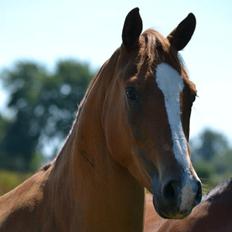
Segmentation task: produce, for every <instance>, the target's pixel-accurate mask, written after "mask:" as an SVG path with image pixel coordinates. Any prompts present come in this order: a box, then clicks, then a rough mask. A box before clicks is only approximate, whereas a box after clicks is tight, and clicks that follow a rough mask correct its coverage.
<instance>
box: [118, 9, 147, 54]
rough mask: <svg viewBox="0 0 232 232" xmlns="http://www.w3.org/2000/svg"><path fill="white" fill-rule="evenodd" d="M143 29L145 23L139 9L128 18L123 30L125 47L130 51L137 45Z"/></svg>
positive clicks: (133, 11)
mask: <svg viewBox="0 0 232 232" xmlns="http://www.w3.org/2000/svg"><path fill="white" fill-rule="evenodd" d="M142 29H143V22H142V19H141V17H140V14H139V8H134V9H133V10H131V11H130V12H129V13H128V15H127V16H126V19H125V22H124V26H123V30H122V41H123V45H124V46H125V47H126V48H127V49H128V50H130V49H133V48H134V47H135V46H136V45H137V43H138V40H139V36H140V34H141V32H142Z"/></svg>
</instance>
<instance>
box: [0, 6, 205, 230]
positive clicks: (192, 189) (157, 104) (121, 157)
mask: <svg viewBox="0 0 232 232" xmlns="http://www.w3.org/2000/svg"><path fill="white" fill-rule="evenodd" d="M195 25H196V20H195V17H194V15H193V14H189V15H188V17H187V18H186V19H184V20H183V21H182V22H181V23H180V24H179V25H178V26H177V27H176V29H175V30H174V31H173V32H171V33H170V35H169V36H168V37H167V38H166V37H163V36H162V35H161V34H160V33H158V32H156V31H154V30H147V31H145V32H144V33H143V34H141V32H142V19H141V17H140V15H139V10H138V8H135V9H133V10H132V11H131V12H129V14H128V15H127V17H126V19H125V23H124V27H123V31H122V45H121V46H120V48H119V49H117V50H116V51H115V52H114V54H113V55H112V56H111V58H110V59H109V60H108V61H106V62H105V64H104V65H103V66H102V68H101V69H100V71H99V73H98V74H97V75H96V77H95V78H94V79H93V81H92V82H91V84H90V86H89V88H88V90H87V92H86V95H85V97H84V99H83V101H82V103H81V106H80V108H79V111H78V114H77V117H76V120H75V122H74V124H73V127H72V129H71V132H70V134H69V136H68V138H67V140H66V142H65V144H64V146H63V148H62V150H61V151H60V153H59V155H58V156H57V158H56V159H55V160H54V161H53V162H52V163H51V164H50V165H48V166H46V167H44V168H42V169H41V170H40V171H38V172H37V173H36V174H35V175H34V176H32V177H31V178H30V179H28V180H27V181H25V182H24V183H23V184H21V185H20V186H18V187H17V188H16V189H14V190H13V191H11V192H9V193H7V194H6V195H4V196H3V197H1V199H0V231H1V232H2V231H17V232H21V231H23V232H25V231H26V232H27V231H28V232H29V231H30V232H34V231H45V232H47V231H56V232H57V231H58V232H59V231H62V232H63V231H64V232H67V231H68V232H72V231H79V232H84V231H85V232H97V231H99V232H100V231H101V232H104V231H107V232H108V231H111V232H114V231H115V232H116V231H117V232H119V231H120V232H124V231H125V232H130V231H131V232H132V231H133V232H141V231H142V230H143V212H144V188H147V189H148V190H149V191H150V192H152V193H153V194H154V199H153V201H154V206H155V208H156V210H157V212H158V213H159V214H160V215H161V216H163V217H166V218H183V217H185V216H186V215H188V214H189V213H190V212H191V210H192V208H193V207H194V206H195V205H197V204H198V203H199V201H200V200H201V184H200V181H199V178H198V177H197V175H196V173H195V171H194V169H193V167H192V164H191V161H190V157H189V155H190V150H189V146H188V138H189V119H190V113H191V106H192V104H193V101H194V98H195V95H196V89H195V86H194V84H193V83H192V82H191V81H190V80H189V78H188V75H187V73H186V71H185V68H184V66H183V64H182V63H181V62H180V60H179V58H178V51H180V50H181V49H183V48H184V47H185V46H186V45H187V43H188V42H189V40H190V39H191V37H192V34H193V32H194V29H195ZM93 42H94V41H93Z"/></svg>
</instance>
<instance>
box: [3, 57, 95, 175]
mask: <svg viewBox="0 0 232 232" xmlns="http://www.w3.org/2000/svg"><path fill="white" fill-rule="evenodd" d="M91 76H92V72H91V71H90V69H89V67H88V65H86V64H82V63H78V62H76V61H72V60H69V61H61V62H59V63H58V64H57V67H56V69H55V72H54V73H48V71H47V70H46V69H44V68H43V67H41V66H40V65H38V64H35V63H30V62H27V63H18V64H17V65H16V66H15V67H14V69H13V70H10V71H5V73H4V75H3V84H4V86H5V88H6V89H7V91H8V92H9V101H8V105H7V107H8V109H9V110H10V112H11V114H12V115H13V117H11V120H8V121H9V122H8V125H7V126H6V128H5V131H4V136H2V138H1V135H0V138H1V140H0V161H1V160H4V162H0V168H6V169H13V170H18V171H28V170H30V169H31V168H32V167H35V166H36V165H35V162H36V161H37V160H41V159H40V158H38V157H39V156H40V155H41V153H42V151H43V148H44V146H47V144H46V143H45V142H44V141H53V140H55V139H58V140H62V139H63V138H64V136H65V135H66V134H67V132H68V130H69V129H70V127H71V125H72V121H73V119H74V115H75V112H76V109H77V104H78V103H79V102H80V100H81V99H82V97H83V95H84V92H85V90H86V88H87V85H88V83H89V81H90V78H91ZM0 126H1V121H0ZM48 138H49V140H48ZM36 157H37V158H36Z"/></svg>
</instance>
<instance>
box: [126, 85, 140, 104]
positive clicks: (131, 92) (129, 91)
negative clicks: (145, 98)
mask: <svg viewBox="0 0 232 232" xmlns="http://www.w3.org/2000/svg"><path fill="white" fill-rule="evenodd" d="M126 96H127V98H128V99H129V100H132V101H136V100H137V99H138V94H137V91H136V89H135V88H134V87H127V88H126Z"/></svg>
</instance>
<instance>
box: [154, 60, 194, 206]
mask: <svg viewBox="0 0 232 232" xmlns="http://www.w3.org/2000/svg"><path fill="white" fill-rule="evenodd" d="M156 83H157V85H158V87H159V89H160V90H161V91H162V93H163V95H164V101H165V108H166V112H167V116H168V123H169V126H170V129H171V136H172V142H173V147H172V149H173V153H174V156H175V158H176V160H177V161H178V163H179V164H180V165H181V166H182V167H183V169H184V178H183V185H182V189H181V204H180V209H181V210H186V209H188V208H189V207H190V206H191V205H192V202H193V200H194V197H195V193H194V191H193V186H192V184H191V182H192V181H191V180H190V179H191V178H192V175H191V174H190V172H189V170H190V159H189V156H188V154H187V153H188V146H187V140H186V138H185V135H184V131H183V127H182V122H181V106H180V94H181V93H182V91H183V89H184V82H183V79H182V77H181V75H180V74H179V73H178V72H177V71H176V70H175V69H174V68H172V67H171V66H170V65H168V64H167V63H161V64H159V65H158V66H157V68H156Z"/></svg>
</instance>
